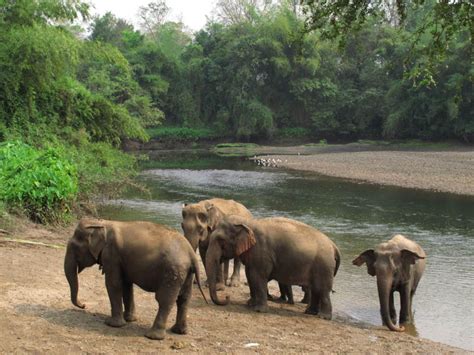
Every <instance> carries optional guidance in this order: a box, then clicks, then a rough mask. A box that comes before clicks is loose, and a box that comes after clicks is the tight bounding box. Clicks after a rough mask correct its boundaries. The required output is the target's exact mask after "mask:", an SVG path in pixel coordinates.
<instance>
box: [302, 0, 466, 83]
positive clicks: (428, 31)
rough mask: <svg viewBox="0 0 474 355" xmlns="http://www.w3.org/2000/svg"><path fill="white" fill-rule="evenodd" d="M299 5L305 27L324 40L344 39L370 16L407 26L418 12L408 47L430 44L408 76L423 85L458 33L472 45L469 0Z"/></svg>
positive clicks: (309, 1) (340, 0) (310, 0)
mask: <svg viewBox="0 0 474 355" xmlns="http://www.w3.org/2000/svg"><path fill="white" fill-rule="evenodd" d="M301 3H302V5H303V12H304V13H305V14H306V16H307V20H306V23H307V28H308V29H310V30H313V29H317V30H319V31H321V33H322V34H323V35H324V36H325V37H326V38H333V39H334V38H336V37H339V36H342V38H343V39H344V38H346V37H347V35H349V34H350V33H351V32H352V31H354V30H358V29H360V28H361V27H362V25H363V24H364V23H365V22H366V21H367V20H368V19H369V18H371V17H377V18H380V19H382V20H385V21H388V22H390V23H392V24H396V25H398V24H399V23H401V24H407V25H410V24H409V23H407V21H406V20H407V19H409V18H410V16H411V17H413V16H416V14H417V13H422V16H420V18H419V19H418V21H416V27H415V29H414V31H412V34H411V45H412V47H416V46H417V44H418V43H419V42H420V41H422V40H423V37H426V36H429V37H430V43H429V44H428V45H426V46H424V47H423V51H424V55H427V57H428V61H426V62H424V63H423V64H421V65H418V66H413V67H412V71H411V73H410V77H412V78H414V79H417V78H418V77H421V78H422V79H424V80H423V81H422V83H424V84H429V83H431V82H433V75H434V72H433V70H434V66H435V65H436V63H439V62H440V61H442V60H443V58H444V55H445V54H446V50H447V49H448V48H449V46H450V44H451V45H452V43H453V42H454V41H455V40H456V37H457V36H458V35H459V34H460V33H462V32H466V33H468V34H469V36H470V40H471V43H473V35H474V24H473V18H474V15H473V11H474V6H473V4H472V1H471V0H454V1H451V0H440V1H436V0H396V1H393V0H369V1H346V0H336V1H317V0H301ZM406 59H407V60H410V59H412V58H408V57H407V58H406Z"/></svg>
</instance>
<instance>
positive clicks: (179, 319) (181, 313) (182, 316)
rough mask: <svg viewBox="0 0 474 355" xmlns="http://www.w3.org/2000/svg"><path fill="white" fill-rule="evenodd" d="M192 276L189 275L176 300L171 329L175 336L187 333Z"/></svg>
mask: <svg viewBox="0 0 474 355" xmlns="http://www.w3.org/2000/svg"><path fill="white" fill-rule="evenodd" d="M193 276H194V274H189V275H188V277H187V279H186V281H185V282H184V284H183V287H182V288H181V293H180V294H179V296H178V298H177V300H176V306H177V308H178V312H177V314H176V323H175V324H174V325H173V327H171V331H172V332H173V333H176V334H186V333H187V331H188V326H187V321H186V318H187V314H188V305H189V301H190V300H191V294H192V281H191V280H192V279H193Z"/></svg>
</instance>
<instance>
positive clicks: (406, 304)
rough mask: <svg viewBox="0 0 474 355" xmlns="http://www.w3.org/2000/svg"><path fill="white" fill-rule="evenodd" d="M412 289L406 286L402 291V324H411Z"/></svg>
mask: <svg viewBox="0 0 474 355" xmlns="http://www.w3.org/2000/svg"><path fill="white" fill-rule="evenodd" d="M410 296H411V295H410V287H409V285H405V286H404V287H402V288H401V289H400V324H405V323H411V321H412V319H411V317H410V314H411V302H410V301H411V300H410V299H411V297H410Z"/></svg>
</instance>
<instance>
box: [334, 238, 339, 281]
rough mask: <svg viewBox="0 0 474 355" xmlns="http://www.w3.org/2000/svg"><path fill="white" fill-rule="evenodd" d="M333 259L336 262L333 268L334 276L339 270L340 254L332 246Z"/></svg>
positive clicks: (335, 247)
mask: <svg viewBox="0 0 474 355" xmlns="http://www.w3.org/2000/svg"><path fill="white" fill-rule="evenodd" d="M334 259H335V260H336V267H335V268H334V276H336V274H337V270H339V266H340V265H341V252H340V251H339V249H338V248H337V246H335V245H334Z"/></svg>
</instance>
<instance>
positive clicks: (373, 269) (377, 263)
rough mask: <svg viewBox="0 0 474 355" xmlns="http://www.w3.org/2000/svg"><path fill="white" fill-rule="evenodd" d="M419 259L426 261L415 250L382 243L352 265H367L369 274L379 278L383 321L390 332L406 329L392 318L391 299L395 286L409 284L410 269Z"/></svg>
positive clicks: (378, 284)
mask: <svg viewBox="0 0 474 355" xmlns="http://www.w3.org/2000/svg"><path fill="white" fill-rule="evenodd" d="M418 259H424V256H422V255H419V254H418V253H417V252H416V251H414V250H408V249H401V248H399V247H398V246H397V245H396V244H395V243H390V242H388V243H382V244H380V245H379V246H378V247H377V248H376V249H375V250H374V249H369V250H366V251H364V252H363V253H361V254H360V255H359V256H358V257H357V258H355V259H354V260H353V261H352V264H354V265H357V266H361V265H362V264H364V263H365V264H367V272H368V274H369V275H371V276H376V277H377V289H378V294H379V301H380V313H381V316H382V321H383V322H384V324H385V325H387V327H388V328H389V329H390V330H393V331H398V332H402V331H404V329H405V328H404V327H403V326H400V327H397V326H396V325H395V324H394V322H393V321H392V319H391V317H390V312H389V297H390V293H391V292H392V289H393V288H394V287H395V285H398V284H401V283H405V282H408V280H409V279H410V267H411V265H413V264H415V263H416V261H417V260H418Z"/></svg>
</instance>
